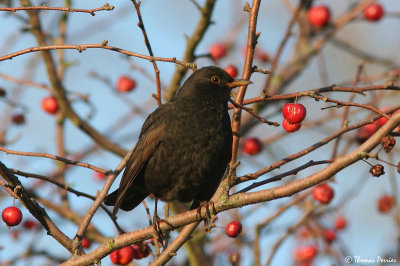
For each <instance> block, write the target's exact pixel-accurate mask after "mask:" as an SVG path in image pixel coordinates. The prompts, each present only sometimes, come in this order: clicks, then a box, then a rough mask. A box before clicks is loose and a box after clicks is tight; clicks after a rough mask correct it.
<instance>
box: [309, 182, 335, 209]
mask: <svg viewBox="0 0 400 266" xmlns="http://www.w3.org/2000/svg"><path fill="white" fill-rule="evenodd" d="M312 194H313V196H314V199H315V200H317V201H319V202H321V203H323V204H328V203H329V202H330V201H331V200H332V199H333V196H334V195H335V193H334V191H333V189H332V188H331V186H329V185H328V184H321V185H318V186H316V187H314V189H313V191H312Z"/></svg>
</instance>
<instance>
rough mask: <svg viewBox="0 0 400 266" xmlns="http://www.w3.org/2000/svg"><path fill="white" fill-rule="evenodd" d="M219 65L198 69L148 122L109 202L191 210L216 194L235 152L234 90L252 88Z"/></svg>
mask: <svg viewBox="0 0 400 266" xmlns="http://www.w3.org/2000/svg"><path fill="white" fill-rule="evenodd" d="M250 83H251V82H250V81H247V80H234V79H233V78H232V77H231V76H230V75H229V74H228V73H226V72H225V71H224V70H222V69H221V68H218V67H213V66H209V67H204V68H201V69H199V70H197V71H195V72H194V73H193V74H192V75H191V76H190V77H189V78H188V79H187V80H186V81H185V83H184V84H183V86H182V87H181V88H180V89H179V91H178V92H177V94H176V96H175V97H174V98H173V99H172V100H171V101H170V102H168V103H165V104H163V105H161V106H160V107H158V108H157V109H156V110H155V111H154V112H153V113H151V114H150V115H149V116H148V117H147V119H146V121H145V122H144V124H143V127H142V129H141V132H140V135H139V141H138V142H137V144H136V147H135V149H134V151H133V153H132V155H131V156H130V158H129V160H128V162H127V165H126V169H125V172H124V174H123V176H122V179H121V182H120V185H119V188H118V189H117V190H115V191H114V192H113V193H111V194H109V195H108V196H107V197H106V198H105V199H104V203H105V204H106V205H108V206H114V210H113V215H115V214H116V213H117V211H118V209H122V210H125V211H130V210H132V209H134V208H135V207H136V206H137V205H139V204H140V203H141V202H142V201H143V200H144V199H145V198H146V197H147V196H148V195H150V194H154V196H155V197H157V198H159V199H161V200H163V201H174V200H178V201H180V202H190V201H192V200H193V203H192V207H191V209H194V208H197V207H198V206H199V204H200V203H201V202H202V201H209V200H210V199H211V197H212V196H213V194H214V193H215V191H216V189H217V187H218V185H219V183H220V182H221V179H222V177H223V175H224V172H225V170H226V168H227V165H228V162H229V160H230V158H231V153H232V129H231V122H230V118H229V114H228V101H229V99H230V93H231V90H232V89H233V88H235V87H238V86H245V85H248V84H250Z"/></svg>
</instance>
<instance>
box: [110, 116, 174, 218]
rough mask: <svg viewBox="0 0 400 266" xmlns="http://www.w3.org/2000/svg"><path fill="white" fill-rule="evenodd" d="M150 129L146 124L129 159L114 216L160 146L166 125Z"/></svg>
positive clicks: (120, 185)
mask: <svg viewBox="0 0 400 266" xmlns="http://www.w3.org/2000/svg"><path fill="white" fill-rule="evenodd" d="M146 122H147V121H146ZM149 128H150V125H146V123H145V124H144V125H143V129H142V133H141V134H140V135H141V136H140V138H139V142H138V143H137V144H136V147H135V149H134V151H133V153H132V155H131V156H130V157H129V159H128V162H127V164H126V169H125V172H124V174H123V175H122V179H121V183H120V184H119V189H118V194H117V198H116V200H115V204H114V210H113V216H114V215H115V214H116V213H117V211H118V209H119V207H120V206H121V204H122V202H123V200H124V197H125V194H126V192H127V190H128V189H129V187H130V186H131V185H132V184H133V181H134V180H135V178H136V177H137V175H138V174H139V172H140V170H141V169H142V167H143V166H144V165H145V164H146V162H147V161H148V160H149V158H150V157H151V155H152V154H153V153H154V151H155V150H156V149H157V146H158V144H160V142H161V140H162V137H163V135H164V133H165V128H166V125H165V124H160V125H159V126H157V127H151V129H149Z"/></svg>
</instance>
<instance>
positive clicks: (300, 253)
mask: <svg viewBox="0 0 400 266" xmlns="http://www.w3.org/2000/svg"><path fill="white" fill-rule="evenodd" d="M317 253H318V249H317V247H316V246H315V245H308V246H303V247H297V248H295V250H294V253H293V256H294V259H295V261H298V262H304V261H310V260H312V259H313V258H314V257H315V256H316V255H317Z"/></svg>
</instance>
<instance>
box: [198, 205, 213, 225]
mask: <svg viewBox="0 0 400 266" xmlns="http://www.w3.org/2000/svg"><path fill="white" fill-rule="evenodd" d="M203 207H204V208H205V209H206V213H205V214H206V216H205V217H204V218H203V217H202V215H201V209H202V208H203ZM210 207H211V211H210ZM216 213H217V211H216V210H215V206H214V202H213V201H202V202H200V205H199V207H197V215H198V216H199V217H200V218H203V219H204V225H205V228H206V230H207V231H209V230H210V229H211V228H212V227H214V226H215V225H214V221H215V220H216V219H217V216H216V215H215V214H216Z"/></svg>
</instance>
